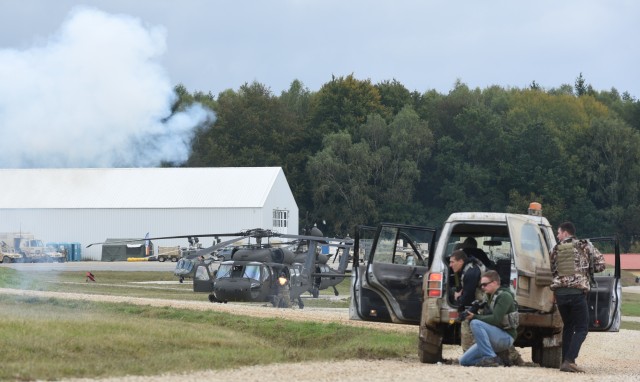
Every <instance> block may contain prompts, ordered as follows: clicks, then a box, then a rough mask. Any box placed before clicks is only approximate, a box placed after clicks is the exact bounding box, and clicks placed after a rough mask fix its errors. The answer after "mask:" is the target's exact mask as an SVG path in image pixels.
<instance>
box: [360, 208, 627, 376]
mask: <svg viewBox="0 0 640 382" xmlns="http://www.w3.org/2000/svg"><path fill="white" fill-rule="evenodd" d="M533 207H534V208H530V213H529V215H524V214H522V215H521V214H507V213H485V212H462V213H454V214H452V215H451V216H450V217H449V218H448V219H447V221H446V222H445V224H444V226H443V228H442V231H441V232H440V234H439V239H438V240H437V244H436V236H437V231H436V230H435V229H432V228H427V227H417V226H407V225H399V224H388V223H384V224H380V225H379V226H378V227H377V228H375V229H374V228H372V227H361V229H359V230H358V232H357V237H356V238H355V245H356V247H355V251H354V252H355V253H356V254H358V253H359V246H360V245H361V244H362V243H364V246H365V247H366V248H367V249H368V250H367V251H366V254H365V259H364V260H365V261H364V264H363V265H360V266H358V261H357V259H354V275H353V277H352V288H351V289H352V291H351V297H352V298H351V306H350V318H351V319H356V320H368V321H386V322H394V323H401V324H415V325H420V329H419V349H418V354H419V358H420V361H421V362H424V363H435V362H438V361H440V360H442V345H443V344H459V343H460V324H459V322H457V321H456V318H458V306H456V304H455V302H454V299H453V292H454V283H453V277H452V273H451V270H450V268H449V265H448V264H449V257H450V256H451V253H452V252H453V251H454V249H455V248H458V247H459V246H461V245H462V244H463V242H464V241H465V240H466V239H467V238H469V237H471V238H474V239H475V241H476V242H477V244H478V246H477V248H479V249H480V250H482V251H483V252H485V254H486V255H487V257H488V258H489V259H490V261H491V262H492V266H493V267H494V268H495V269H496V270H497V271H498V273H499V274H500V276H501V280H502V282H503V284H504V285H510V286H511V287H512V288H513V291H514V293H515V296H516V301H517V302H518V307H519V312H520V325H519V327H518V337H517V339H516V341H515V346H517V347H531V348H532V361H533V362H536V363H538V364H540V365H541V366H544V367H553V368H557V367H559V366H560V363H561V361H562V319H561V317H560V314H559V312H558V310H557V307H556V306H555V304H554V297H553V293H552V291H551V290H550V289H549V285H550V283H551V270H550V261H549V252H550V251H551V249H552V248H553V246H554V245H555V244H556V239H555V232H554V231H553V229H552V227H551V225H550V224H549V222H548V221H547V219H546V218H544V217H543V216H541V213H540V212H541V210H540V209H539V204H537V203H536V204H533ZM590 240H591V242H592V243H593V244H594V245H595V246H596V247H597V248H598V249H599V250H600V251H601V252H603V253H605V252H609V253H611V252H614V253H615V259H616V263H615V266H614V268H613V269H612V270H608V271H605V272H603V273H602V274H596V276H595V279H594V280H595V287H592V289H591V292H590V293H589V296H588V304H589V312H590V320H589V323H590V327H589V330H590V331H618V330H619V327H620V305H621V299H620V298H621V283H620V260H619V259H620V251H619V247H618V244H617V240H616V238H615V237H604V238H592V239H590ZM398 247H402V248H404V249H405V250H404V251H403V253H405V256H406V253H407V252H408V251H409V250H410V251H413V254H414V258H415V261H414V262H413V264H406V263H405V261H404V259H402V258H400V257H399V256H398V253H399V252H398V250H397V248H398ZM425 248H428V250H425Z"/></svg>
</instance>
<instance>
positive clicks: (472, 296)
mask: <svg viewBox="0 0 640 382" xmlns="http://www.w3.org/2000/svg"><path fill="white" fill-rule="evenodd" d="M449 266H450V267H451V269H452V270H453V278H454V283H455V292H454V294H453V299H454V301H455V303H456V304H457V305H458V312H464V310H465V308H466V307H469V306H471V303H472V302H474V301H475V300H477V299H481V298H482V291H481V290H480V287H479V284H480V275H481V270H480V267H479V266H478V265H477V264H476V262H475V260H474V259H473V258H470V257H468V256H467V254H466V253H465V252H464V251H463V250H461V249H459V250H456V251H453V253H452V254H451V257H450V258H449ZM460 345H461V346H462V351H466V350H467V349H468V348H469V347H471V345H473V336H472V335H471V329H470V328H469V322H468V321H466V320H465V321H462V322H461V323H460Z"/></svg>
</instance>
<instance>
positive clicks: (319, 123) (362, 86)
mask: <svg viewBox="0 0 640 382" xmlns="http://www.w3.org/2000/svg"><path fill="white" fill-rule="evenodd" d="M370 114H380V115H384V108H383V107H382V105H381V103H380V93H379V92H378V89H377V88H376V87H374V86H373V85H372V84H371V81H370V80H365V81H362V80H357V79H355V78H354V76H353V74H350V75H348V76H347V77H337V78H336V77H332V78H331V81H329V82H328V83H326V84H324V85H323V86H322V88H321V89H320V91H318V92H317V93H316V94H314V97H313V99H312V110H311V123H310V127H311V129H312V130H313V132H312V133H313V134H314V136H315V137H316V138H317V140H318V141H321V140H322V137H323V136H325V135H327V134H330V133H333V132H338V131H340V130H346V131H348V132H349V133H351V134H353V133H355V130H356V129H357V128H358V127H359V126H360V125H362V124H363V123H364V122H365V121H366V118H367V116H368V115H370Z"/></svg>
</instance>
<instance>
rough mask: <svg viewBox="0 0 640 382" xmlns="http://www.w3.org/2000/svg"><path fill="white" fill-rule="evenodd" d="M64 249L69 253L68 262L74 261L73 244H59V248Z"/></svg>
mask: <svg viewBox="0 0 640 382" xmlns="http://www.w3.org/2000/svg"><path fill="white" fill-rule="evenodd" d="M60 247H63V248H64V250H65V251H66V252H67V259H66V261H73V255H72V254H71V244H69V243H64V242H63V243H58V248H60Z"/></svg>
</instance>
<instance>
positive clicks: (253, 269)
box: [242, 265, 260, 281]
mask: <svg viewBox="0 0 640 382" xmlns="http://www.w3.org/2000/svg"><path fill="white" fill-rule="evenodd" d="M242 277H246V278H249V279H254V280H256V281H260V265H246V266H245V268H244V274H243V275H242Z"/></svg>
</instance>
